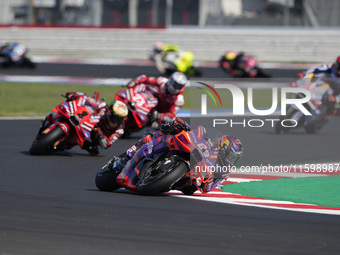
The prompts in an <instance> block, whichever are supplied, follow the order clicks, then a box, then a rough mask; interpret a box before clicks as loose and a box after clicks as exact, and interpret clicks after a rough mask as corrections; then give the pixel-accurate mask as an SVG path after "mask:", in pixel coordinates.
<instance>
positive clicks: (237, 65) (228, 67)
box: [219, 51, 246, 77]
mask: <svg viewBox="0 0 340 255" xmlns="http://www.w3.org/2000/svg"><path fill="white" fill-rule="evenodd" d="M245 61H246V54H245V52H242V51H241V52H239V53H236V52H235V51H227V52H226V53H225V54H224V55H223V56H222V57H221V58H220V61H219V64H220V67H221V68H222V69H223V70H224V71H226V72H227V73H228V74H230V75H232V76H233V77H244V76H246V74H245V73H244V71H243V67H242V65H243V64H244V63H245Z"/></svg>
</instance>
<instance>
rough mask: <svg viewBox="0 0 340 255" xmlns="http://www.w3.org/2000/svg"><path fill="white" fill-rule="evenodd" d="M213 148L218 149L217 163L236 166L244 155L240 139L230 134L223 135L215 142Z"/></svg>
mask: <svg viewBox="0 0 340 255" xmlns="http://www.w3.org/2000/svg"><path fill="white" fill-rule="evenodd" d="M212 150H217V151H218V152H219V153H218V159H217V162H216V163H217V164H218V165H221V166H234V165H236V164H237V162H238V161H239V160H240V159H241V157H242V155H243V145H242V143H241V141H240V140H239V139H237V138H236V137H233V136H229V135H222V136H220V137H219V138H217V139H216V141H215V142H214V143H213V146H212Z"/></svg>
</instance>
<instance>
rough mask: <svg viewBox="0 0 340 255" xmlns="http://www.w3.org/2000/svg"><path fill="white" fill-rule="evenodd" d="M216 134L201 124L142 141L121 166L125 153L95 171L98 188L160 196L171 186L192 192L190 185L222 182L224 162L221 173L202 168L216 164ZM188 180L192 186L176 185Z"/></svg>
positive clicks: (224, 174) (217, 135)
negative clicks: (214, 143)
mask: <svg viewBox="0 0 340 255" xmlns="http://www.w3.org/2000/svg"><path fill="white" fill-rule="evenodd" d="M219 136H220V134H219V133H218V132H217V131H216V130H215V129H214V130H210V131H209V132H206V129H205V128H204V127H201V126H199V127H198V128H197V129H195V130H192V131H184V130H183V131H181V132H180V133H179V134H177V135H164V136H159V137H157V138H155V139H153V140H151V141H150V142H148V143H145V144H143V145H142V146H141V147H140V148H139V149H138V150H137V151H136V153H135V154H134V155H133V156H132V158H131V159H130V160H129V161H128V162H127V163H126V165H125V166H124V167H123V168H122V167H121V165H120V161H121V160H122V159H123V158H124V157H125V156H126V154H125V153H124V154H122V155H121V156H119V157H114V158H113V159H111V160H110V161H109V162H108V163H107V164H106V165H105V166H104V167H103V168H102V169H100V170H99V172H98V173H97V175H96V178H95V183H96V186H97V188H98V189H99V190H101V191H115V190H117V189H120V188H125V189H127V190H130V191H134V192H137V193H138V194H142V195H159V194H161V193H163V192H167V191H169V190H171V189H177V190H180V191H182V192H183V193H184V194H186V195H192V194H193V193H194V192H195V191H196V190H197V189H196V188H195V189H192V188H191V187H192V185H194V186H195V187H199V186H200V185H202V183H206V182H207V180H212V179H214V178H215V180H217V181H221V180H223V181H224V180H226V179H227V178H228V176H229V169H228V163H227V162H223V165H224V166H225V168H224V171H223V172H220V173H217V172H214V171H213V170H212V171H210V170H211V168H209V167H208V168H204V167H202V165H205V166H214V165H215V161H216V160H217V158H218V152H217V151H214V150H212V149H211V146H212V143H211V141H212V139H215V138H218V137H219ZM208 137H209V138H208ZM210 137H212V139H210ZM238 159H239V157H236V158H235V164H236V163H237V161H238ZM188 181H189V182H190V183H191V186H187V187H185V188H182V189H179V188H178V187H181V186H182V183H183V182H188ZM219 183H222V182H219Z"/></svg>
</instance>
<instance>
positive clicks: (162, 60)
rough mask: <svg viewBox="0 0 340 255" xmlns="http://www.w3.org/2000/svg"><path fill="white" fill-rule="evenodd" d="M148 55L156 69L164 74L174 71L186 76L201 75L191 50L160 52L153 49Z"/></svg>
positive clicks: (168, 74) (167, 74)
mask: <svg viewBox="0 0 340 255" xmlns="http://www.w3.org/2000/svg"><path fill="white" fill-rule="evenodd" d="M148 55H149V59H150V60H151V61H152V62H153V63H154V65H155V66H156V68H157V70H158V71H159V72H160V73H161V74H162V75H164V76H170V75H171V74H172V73H174V72H181V73H184V74H185V75H187V76H197V77H199V76H201V75H202V73H201V71H200V70H199V69H198V68H197V67H196V65H195V62H194V58H195V57H194V53H192V52H191V51H167V52H162V51H159V50H157V49H153V50H151V51H150V52H149V54H148Z"/></svg>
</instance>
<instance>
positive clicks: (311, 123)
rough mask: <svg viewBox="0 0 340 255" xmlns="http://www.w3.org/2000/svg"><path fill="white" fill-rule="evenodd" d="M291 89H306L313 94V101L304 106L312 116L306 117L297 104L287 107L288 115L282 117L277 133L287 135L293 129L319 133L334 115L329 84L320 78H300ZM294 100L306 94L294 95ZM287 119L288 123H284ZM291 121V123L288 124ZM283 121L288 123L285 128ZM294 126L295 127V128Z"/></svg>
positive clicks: (293, 83)
mask: <svg viewBox="0 0 340 255" xmlns="http://www.w3.org/2000/svg"><path fill="white" fill-rule="evenodd" d="M290 86H291V87H295V88H305V89H307V90H309V91H310V92H311V95H312V97H311V100H309V101H308V102H306V103H304V104H303V106H304V107H305V108H306V109H307V110H308V111H309V112H310V113H311V114H312V115H304V114H303V113H302V112H301V111H300V109H299V108H298V107H297V106H296V105H295V104H290V105H287V108H286V115H285V116H281V117H280V121H278V122H277V123H276V125H275V133H277V134H285V133H287V132H288V131H289V130H291V129H297V128H302V127H303V128H304V129H305V131H306V132H307V133H316V132H318V131H319V130H320V129H321V128H322V127H323V126H324V125H325V124H326V123H327V122H328V121H329V119H330V116H331V115H332V114H333V110H334V105H335V103H332V102H329V98H330V97H331V95H332V94H333V90H332V88H331V87H330V86H329V84H328V83H327V82H326V81H324V80H323V79H322V77H318V78H316V79H312V80H311V79H307V78H300V79H298V80H297V81H294V82H292V83H291V84H290ZM292 97H294V98H304V97H305V95H304V94H301V93H299V94H292ZM285 119H287V120H286V121H284V120H285ZM288 119H290V122H291V123H287V121H288ZM282 121H284V122H286V125H285V126H284V125H283V123H282ZM287 126H292V127H287ZM293 126H294V127H293Z"/></svg>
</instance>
